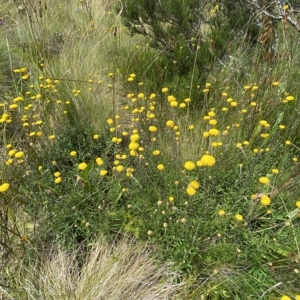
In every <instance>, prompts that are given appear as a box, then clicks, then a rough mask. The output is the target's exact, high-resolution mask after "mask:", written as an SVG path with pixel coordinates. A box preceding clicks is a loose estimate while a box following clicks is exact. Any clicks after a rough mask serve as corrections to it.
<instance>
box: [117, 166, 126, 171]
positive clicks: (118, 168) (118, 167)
mask: <svg viewBox="0 0 300 300" xmlns="http://www.w3.org/2000/svg"><path fill="white" fill-rule="evenodd" d="M116 170H117V171H118V172H122V171H123V170H124V167H123V166H122V165H118V166H117V167H116Z"/></svg>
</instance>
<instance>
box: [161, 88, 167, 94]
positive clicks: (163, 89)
mask: <svg viewBox="0 0 300 300" xmlns="http://www.w3.org/2000/svg"><path fill="white" fill-rule="evenodd" d="M161 91H162V93H167V92H168V91H169V89H168V88H167V87H164V88H162V89H161Z"/></svg>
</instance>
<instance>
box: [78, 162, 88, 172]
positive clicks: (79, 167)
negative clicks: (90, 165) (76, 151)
mask: <svg viewBox="0 0 300 300" xmlns="http://www.w3.org/2000/svg"><path fill="white" fill-rule="evenodd" d="M86 167H87V164H86V163H85V162H82V163H80V164H79V165H78V169H79V170H81V171H84V170H85V169H86Z"/></svg>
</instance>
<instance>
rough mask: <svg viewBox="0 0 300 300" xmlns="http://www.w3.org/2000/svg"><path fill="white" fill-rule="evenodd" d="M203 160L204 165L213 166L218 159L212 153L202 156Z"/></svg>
mask: <svg viewBox="0 0 300 300" xmlns="http://www.w3.org/2000/svg"><path fill="white" fill-rule="evenodd" d="M201 162H202V164H203V166H208V167H212V166H214V165H215V163H216V159H215V158H214V157H213V156H211V155H208V154H205V155H203V156H202V158H201Z"/></svg>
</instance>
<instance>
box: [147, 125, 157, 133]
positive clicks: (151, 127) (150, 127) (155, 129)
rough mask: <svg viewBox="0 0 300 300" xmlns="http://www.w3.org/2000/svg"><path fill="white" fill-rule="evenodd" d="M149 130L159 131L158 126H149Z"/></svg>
mask: <svg viewBox="0 0 300 300" xmlns="http://www.w3.org/2000/svg"><path fill="white" fill-rule="evenodd" d="M149 131H150V132H156V131H157V127H155V126H149Z"/></svg>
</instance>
